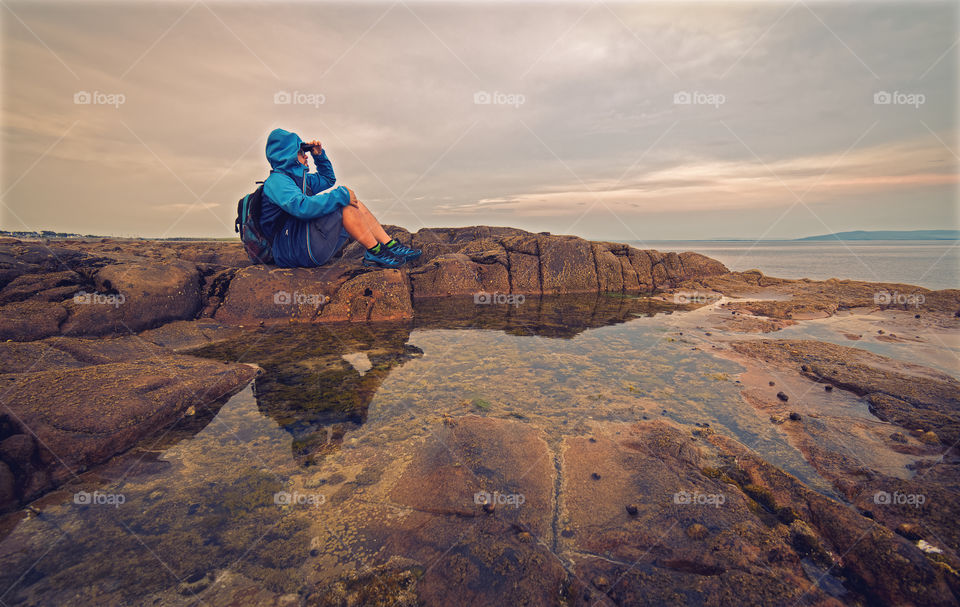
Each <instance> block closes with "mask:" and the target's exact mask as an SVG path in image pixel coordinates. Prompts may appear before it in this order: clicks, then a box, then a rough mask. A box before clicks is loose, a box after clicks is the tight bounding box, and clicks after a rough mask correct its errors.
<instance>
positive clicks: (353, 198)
mask: <svg viewBox="0 0 960 607" xmlns="http://www.w3.org/2000/svg"><path fill="white" fill-rule="evenodd" d="M344 187H346V186H344ZM347 191H348V192H350V206H352V207H356V208H358V209H359V208H360V201H359V200H358V199H357V193H356V192H354V191H353V190H352V189H350V188H347Z"/></svg>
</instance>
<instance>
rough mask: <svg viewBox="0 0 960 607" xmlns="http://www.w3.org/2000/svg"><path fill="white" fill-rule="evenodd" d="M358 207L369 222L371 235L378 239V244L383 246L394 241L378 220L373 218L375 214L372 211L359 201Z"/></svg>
mask: <svg viewBox="0 0 960 607" xmlns="http://www.w3.org/2000/svg"><path fill="white" fill-rule="evenodd" d="M357 205H358V206H357V209H358V210H359V211H360V212H361V214H362V215H363V217H364V219H365V220H366V222H367V227H368V228H369V229H370V234H371V235H372V236H373V237H374V238H376V239H377V242H379V243H381V244H387V243H388V242H390V241H391V240H393V239H392V238H390V235H389V234H387V232H386V230H384V229H383V226H382V225H380V222H379V221H377V218H376V217H374V216H373V213H371V212H370V209H368V208H367V205H365V204H363V203H362V202H360V201H359V200H358V201H357ZM370 246H373V245H370Z"/></svg>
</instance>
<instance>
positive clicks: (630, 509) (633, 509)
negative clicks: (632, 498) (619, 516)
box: [627, 504, 639, 516]
mask: <svg viewBox="0 0 960 607" xmlns="http://www.w3.org/2000/svg"><path fill="white" fill-rule="evenodd" d="M637 512H639V510H637V507H636V506H634V505H633V504H627V514H629V515H630V516H637Z"/></svg>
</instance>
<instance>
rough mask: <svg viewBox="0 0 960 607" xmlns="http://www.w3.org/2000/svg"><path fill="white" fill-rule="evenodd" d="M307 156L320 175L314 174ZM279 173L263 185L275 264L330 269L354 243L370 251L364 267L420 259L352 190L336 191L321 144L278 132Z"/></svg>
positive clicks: (273, 139)
mask: <svg viewBox="0 0 960 607" xmlns="http://www.w3.org/2000/svg"><path fill="white" fill-rule="evenodd" d="M307 150H309V151H310V154H311V155H312V156H313V163H314V165H315V166H316V167H317V172H316V173H310V172H309V171H310V167H309V166H308V165H307ZM267 160H268V161H269V162H270V166H271V167H272V169H273V170H271V171H270V176H269V177H267V180H266V182H265V183H264V184H263V207H262V211H261V214H260V228H261V229H262V230H263V233H264V234H267V235H275V236H273V243H272V249H273V258H274V260H275V261H276V264H277V265H278V266H281V267H286V268H290V267H314V266H320V265H323V264H325V263H326V262H327V261H329V260H330V258H331V257H333V256H334V255H335V254H336V253H337V252H339V251H340V250H341V249H342V248H343V247H344V246H345V245H346V244H347V242H348V241H349V240H350V238H351V237H353V238H354V239H356V240H358V241H359V242H360V244H362V245H363V246H364V247H366V249H367V252H366V254H365V255H364V257H363V262H362V263H363V265H365V266H379V267H381V268H399V267H400V266H402V265H403V264H404V263H406V262H407V261H410V260H413V259H416V258H417V257H419V256H420V251H419V250H418V249H412V248H410V247H408V246H405V245H402V244H400V243H399V242H397V240H396V239H394V238H391V237H390V236H388V235H387V233H386V232H385V231H384V229H383V226H381V225H380V222H378V221H377V220H376V218H375V217H374V216H373V214H372V213H371V212H370V211H369V210H368V209H367V207H366V205H364V204H363V203H362V202H360V201H359V200H357V195H356V194H355V193H354V191H353V190H351V189H350V188H348V187H346V186H342V185H341V186H338V185H336V177H335V176H334V174H333V165H331V164H330V159H329V158H327V152H326V151H325V150H324V149H323V147H322V146H321V145H320V142H319V141H317V140H313V141H311V142H310V143H308V144H304V143H303V141H302V140H301V139H300V137H299V136H298V135H297V134H296V133H291V132H289V131H285V130H283V129H274V130H273V132H271V133H270V136H269V137H268V138H267Z"/></svg>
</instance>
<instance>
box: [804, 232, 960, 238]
mask: <svg viewBox="0 0 960 607" xmlns="http://www.w3.org/2000/svg"><path fill="white" fill-rule="evenodd" d="M795 240H960V230H856V231H854V232H837V233H836V234H822V235H820V236H807V237H806V238H796V239H795Z"/></svg>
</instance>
